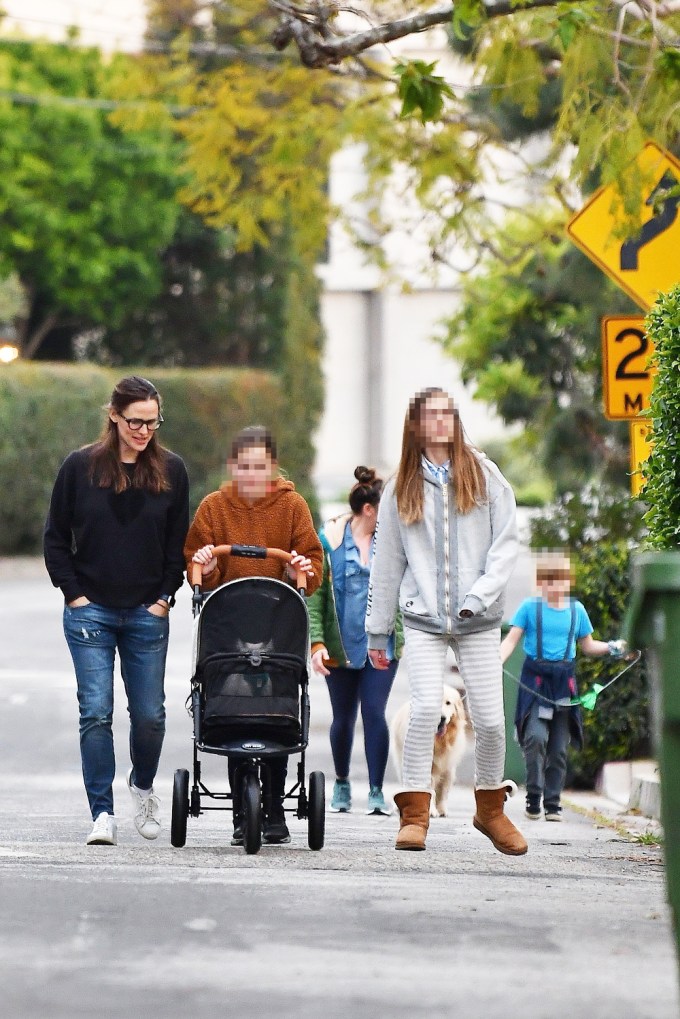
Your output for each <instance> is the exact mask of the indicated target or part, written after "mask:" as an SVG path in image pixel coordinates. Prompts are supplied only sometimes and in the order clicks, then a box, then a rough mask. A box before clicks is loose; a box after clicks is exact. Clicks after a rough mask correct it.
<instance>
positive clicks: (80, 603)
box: [67, 594, 90, 609]
mask: <svg viewBox="0 0 680 1019" xmlns="http://www.w3.org/2000/svg"><path fill="white" fill-rule="evenodd" d="M89 604H90V599H89V598H86V597H85V595H84V594H81V596H80V597H79V598H74V599H73V601H70V602H67V605H68V607H69V608H70V609H82V608H84V606H85V605H89Z"/></svg>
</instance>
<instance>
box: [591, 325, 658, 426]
mask: <svg viewBox="0 0 680 1019" xmlns="http://www.w3.org/2000/svg"><path fill="white" fill-rule="evenodd" d="M644 321H645V320H644V319H643V318H642V316H625V315H610V316H608V317H607V318H603V319H602V368H603V372H602V376H603V379H602V380H603V385H604V413H605V417H607V418H609V419H610V421H634V420H635V419H636V418H639V417H640V416H641V415H642V414H644V412H645V411H646V410H647V409H648V408H649V397H650V394H651V392H652V384H653V381H654V374H655V372H656V369H655V368H654V367H650V366H649V364H648V362H649V358H650V357H651V356H652V354H653V353H654V345H653V343H652V341H651V340H650V339H649V337H648V336H647V333H646V332H645V328H644Z"/></svg>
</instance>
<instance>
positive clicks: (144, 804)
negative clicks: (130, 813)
mask: <svg viewBox="0 0 680 1019" xmlns="http://www.w3.org/2000/svg"><path fill="white" fill-rule="evenodd" d="M127 787H128V789H129V790H130V796H131V797H132V802H133V804H134V807H135V828H136V829H137V831H138V832H139V834H140V835H141V836H142V838H143V839H157V838H158V836H159V834H160V830H161V821H160V816H159V815H160V809H161V801H160V800H159V799H158V797H157V796H154V793H153V789H152V790H151V792H150V793H148V794H147V795H146V796H143V795H142V793H140V791H139V789H138V788H137V786H136V785H133V784H132V768H130V770H129V771H128V773H127Z"/></svg>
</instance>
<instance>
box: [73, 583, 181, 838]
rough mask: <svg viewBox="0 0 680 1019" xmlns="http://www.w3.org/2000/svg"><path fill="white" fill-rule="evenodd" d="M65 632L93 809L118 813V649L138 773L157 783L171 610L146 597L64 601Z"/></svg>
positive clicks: (137, 780) (140, 781) (144, 785)
mask: <svg viewBox="0 0 680 1019" xmlns="http://www.w3.org/2000/svg"><path fill="white" fill-rule="evenodd" d="M64 634H65V635H66V642H67V644H68V647H69V651H70V652H71V657H72V658H73V665H74V667H75V671H76V680H77V683H78V704H79V705H80V756H81V760H82V765H83V779H84V782H85V790H86V792H87V798H88V800H89V803H90V810H91V811H92V817H93V818H96V817H97V816H98V814H100V813H101V812H102V811H106V813H107V814H113V789H112V785H113V779H114V775H115V773H116V763H115V757H114V750H113V730H112V722H113V667H114V661H115V657H116V649H118V653H119V654H120V670H121V674H122V676H123V682H124V684H125V692H126V694H127V701H128V714H129V716H130V759H131V761H132V781H133V783H134V784H135V785H136V786H137V787H138V788H139V789H150V788H151V786H152V785H153V780H154V778H155V777H156V771H157V770H158V761H159V759H160V756H161V748H162V746H163V737H164V735H165V691H164V688H163V682H164V678H165V659H166V655H167V652H168V618H167V616H165V617H161V616H155V615H153V614H152V613H151V612H149V610H148V608H146V606H144V605H139V606H137V607H136V608H134V609H109V608H105V607H104V606H103V605H95V604H93V603H90V604H89V605H82V606H80V608H69V606H68V605H66V606H64Z"/></svg>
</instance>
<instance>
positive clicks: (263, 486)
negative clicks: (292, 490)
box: [229, 446, 278, 502]
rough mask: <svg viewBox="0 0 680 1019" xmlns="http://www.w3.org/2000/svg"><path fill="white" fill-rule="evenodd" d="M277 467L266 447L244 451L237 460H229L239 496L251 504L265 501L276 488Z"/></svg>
mask: <svg viewBox="0 0 680 1019" xmlns="http://www.w3.org/2000/svg"><path fill="white" fill-rule="evenodd" d="M277 466H278V465H277V463H276V460H272V458H271V454H270V453H269V450H268V449H266V448H265V447H264V446H246V447H245V449H242V450H241V451H240V452H239V454H238V456H237V457H236V459H235V460H229V470H230V471H231V476H232V478H233V479H234V481H235V482H236V489H237V491H238V494H239V496H240V497H241V498H242V499H247V500H248V501H249V502H254V501H255V500H256V499H264V497H265V495H269V493H270V492H271V490H272V488H273V487H274V475H275V473H276V469H277Z"/></svg>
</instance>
